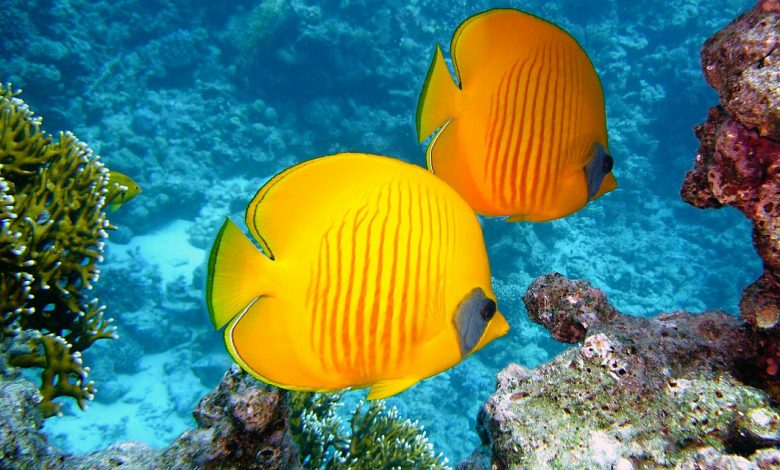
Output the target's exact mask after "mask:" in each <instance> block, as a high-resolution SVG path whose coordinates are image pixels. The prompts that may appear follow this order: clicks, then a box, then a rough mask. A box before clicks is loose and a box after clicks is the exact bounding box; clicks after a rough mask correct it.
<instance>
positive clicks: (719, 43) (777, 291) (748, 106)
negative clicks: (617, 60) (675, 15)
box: [681, 0, 780, 329]
mask: <svg viewBox="0 0 780 470" xmlns="http://www.w3.org/2000/svg"><path fill="white" fill-rule="evenodd" d="M779 31H780V6H778V4H777V2H776V1H772V0H762V1H760V2H759V3H758V5H757V6H756V7H755V8H754V9H753V10H751V11H750V12H748V13H746V14H744V15H742V16H740V17H739V18H737V19H736V20H734V21H733V22H732V23H731V24H730V25H728V26H726V27H725V28H723V29H722V30H721V31H719V32H718V33H717V34H715V35H714V36H712V37H711V38H710V39H708V40H707V41H706V43H705V44H704V47H703V48H702V51H701V59H702V68H703V70H704V75H705V77H706V79H707V82H708V83H709V84H710V85H711V86H712V87H713V88H715V90H717V92H718V94H719V95H720V106H719V107H713V108H712V109H710V112H709V115H708V116H707V121H706V122H705V123H704V124H703V125H700V126H698V127H697V129H696V135H697V137H698V138H699V140H700V141H701V145H700V147H699V153H698V155H697V156H696V163H695V166H694V168H693V170H691V171H690V172H689V173H688V174H687V175H686V177H685V181H684V183H683V187H682V190H681V194H682V197H683V199H684V200H685V201H686V202H688V203H689V204H691V205H693V206H696V207H700V208H705V207H721V206H724V205H728V206H732V207H735V208H737V209H739V210H740V211H741V212H742V213H743V214H744V215H745V217H747V218H748V219H750V220H751V221H752V223H753V244H754V245H755V247H756V250H757V251H758V253H759V255H760V256H761V259H762V260H763V262H764V273H763V275H762V276H761V277H760V278H759V279H758V280H756V281H755V282H754V283H753V284H752V285H751V286H749V287H748V288H746V289H745V290H744V292H743V294H742V299H741V301H740V312H741V313H742V317H743V318H744V319H745V321H746V322H747V323H749V324H750V325H753V326H755V327H756V328H761V329H769V328H773V327H774V326H776V325H777V324H778V321H780V47H779V46H780V33H779Z"/></svg>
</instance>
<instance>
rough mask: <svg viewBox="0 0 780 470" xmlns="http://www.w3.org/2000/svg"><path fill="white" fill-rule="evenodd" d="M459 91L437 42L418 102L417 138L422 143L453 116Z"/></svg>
mask: <svg viewBox="0 0 780 470" xmlns="http://www.w3.org/2000/svg"><path fill="white" fill-rule="evenodd" d="M459 93H460V88H458V85H457V84H456V83H455V82H454V81H453V79H452V75H450V71H449V69H448V68H447V63H446V62H445V61H444V55H443V54H442V52H441V47H439V45H438V44H437V45H436V51H435V52H434V53H433V60H432V61H431V66H430V67H429V68H428V75H427V76H426V77H425V82H424V83H423V88H422V91H421V92H420V99H419V101H418V102H417V140H418V141H419V142H420V143H422V141H423V140H425V139H426V138H427V137H428V136H429V135H431V134H432V133H433V131H435V130H436V129H437V128H438V127H440V126H441V125H442V124H444V123H445V122H447V121H448V120H450V119H451V118H452V117H453V115H454V114H455V107H456V103H457V98H458V96H459Z"/></svg>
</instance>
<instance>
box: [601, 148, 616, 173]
mask: <svg viewBox="0 0 780 470" xmlns="http://www.w3.org/2000/svg"><path fill="white" fill-rule="evenodd" d="M614 164H615V161H614V160H613V159H612V155H610V154H608V153H605V154H604V159H603V160H602V161H601V169H602V170H603V171H604V173H605V174H606V173H609V172H610V171H612V165H614Z"/></svg>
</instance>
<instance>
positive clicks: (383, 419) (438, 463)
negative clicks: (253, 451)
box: [290, 392, 447, 469]
mask: <svg viewBox="0 0 780 470" xmlns="http://www.w3.org/2000/svg"><path fill="white" fill-rule="evenodd" d="M342 395H343V392H342V393H306V392H291V396H292V398H291V400H290V410H291V415H290V428H291V430H292V433H293V438H294V439H295V441H296V444H297V445H298V450H299V453H300V457H301V462H302V463H303V464H304V465H305V466H306V468H329V469H331V468H333V469H338V468H344V469H350V468H427V469H444V468H447V467H446V464H447V459H446V458H445V457H444V456H443V455H442V454H438V455H437V454H436V453H435V452H434V450H433V445H432V444H431V443H429V442H428V438H427V437H426V435H425V432H424V431H423V430H422V428H421V427H419V425H418V423H416V422H414V423H413V422H411V421H409V420H408V419H407V420H405V421H404V420H401V419H400V417H399V416H398V410H396V409H395V408H391V409H390V410H387V409H386V405H385V404H384V401H382V400H374V401H372V402H371V404H370V405H369V407H368V410H366V411H365V412H364V411H363V406H364V402H363V401H360V402H359V403H358V404H357V406H356V407H355V409H354V410H353V411H352V414H351V418H350V420H349V432H347V430H346V429H345V426H344V424H343V422H342V419H341V418H340V416H339V413H337V410H336V408H337V407H338V406H340V405H341V403H340V399H341V397H342Z"/></svg>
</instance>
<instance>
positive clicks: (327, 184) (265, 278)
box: [206, 153, 509, 399]
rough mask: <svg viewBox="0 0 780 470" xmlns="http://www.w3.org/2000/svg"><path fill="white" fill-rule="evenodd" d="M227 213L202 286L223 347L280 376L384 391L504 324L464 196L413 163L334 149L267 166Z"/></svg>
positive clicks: (451, 361)
mask: <svg viewBox="0 0 780 470" xmlns="http://www.w3.org/2000/svg"><path fill="white" fill-rule="evenodd" d="M246 225H247V227H248V228H249V232H250V234H251V236H252V238H254V240H255V241H256V242H257V243H258V244H259V246H260V248H261V249H262V251H261V250H260V249H258V248H257V247H256V246H255V245H254V244H253V243H252V241H251V240H250V239H249V238H248V237H247V236H246V235H244V233H243V232H242V231H241V230H240V229H239V228H238V226H237V225H236V224H235V223H233V222H232V221H231V220H229V219H227V220H226V221H225V223H224V224H223V226H222V228H221V229H220V231H219V234H218V235H217V238H216V241H215V242H214V246H213V248H212V250H211V255H210V258H209V266H208V276H207V286H206V297H207V305H208V310H209V313H210V316H211V321H212V323H213V325H214V327H215V328H217V329H219V328H222V327H223V326H225V325H227V327H226V328H225V333H224V338H225V343H226V345H227V349H228V351H229V353H230V355H231V356H232V357H233V359H234V360H235V361H236V362H237V363H238V364H239V365H240V366H241V367H242V368H243V369H244V370H246V371H247V372H249V373H250V374H252V375H253V376H255V377H256V378H258V379H260V380H262V381H264V382H267V383H270V384H272V385H276V386H279V387H282V388H286V389H290V390H308V391H329V390H337V389H343V388H349V387H352V388H364V387H371V389H370V391H369V394H368V398H369V399H376V398H384V397H387V396H390V395H394V394H396V393H399V392H401V391H403V390H405V389H407V388H408V387H411V386H412V385H414V384H415V383H417V382H418V381H420V380H422V379H424V378H426V377H430V376H432V375H435V374H437V373H439V372H442V371H444V370H446V369H448V368H450V367H452V366H454V365H455V364H457V363H458V362H459V361H461V360H462V359H463V358H465V357H466V356H468V355H469V354H471V353H473V352H475V351H477V350H479V349H480V348H482V347H483V346H485V345H486V344H487V343H489V342H490V341H492V340H493V339H495V338H497V337H499V336H502V335H504V334H506V332H507V331H508V330H509V325H508V324H507V322H506V320H505V319H504V317H503V316H502V315H501V313H499V312H498V310H497V307H496V301H495V299H496V297H495V294H494V293H493V290H492V287H491V283H490V280H491V278H490V268H489V266H488V259H487V253H486V249H485V243H484V240H483V237H482V230H481V228H480V224H479V221H478V220H477V217H476V215H475V214H474V212H473V211H472V210H471V208H470V207H469V206H468V204H466V202H465V201H463V199H462V198H461V197H460V196H458V194H457V193H456V192H455V191H454V190H453V189H452V188H450V187H449V186H448V185H447V184H445V183H443V182H442V181H440V180H439V179H438V178H436V177H435V176H434V175H432V174H430V173H429V172H427V171H426V170H425V169H423V168H420V167H417V166H414V165H410V164H408V163H404V162H402V161H400V160H395V159H391V158H387V157H381V156H375V155H366V154H356V153H344V154H337V155H332V156H328V157H321V158H317V159H314V160H310V161H307V162H304V163H301V164H299V165H296V166H293V167H291V168H289V169H287V170H285V171H283V172H282V173H280V174H278V175H276V176H275V177H273V178H272V179H271V180H270V181H268V183H266V184H265V185H264V186H263V187H262V188H261V189H260V190H259V191H258V193H257V194H256V195H255V197H254V199H253V200H252V202H251V203H250V204H249V206H248V208H247V210H246Z"/></svg>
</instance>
